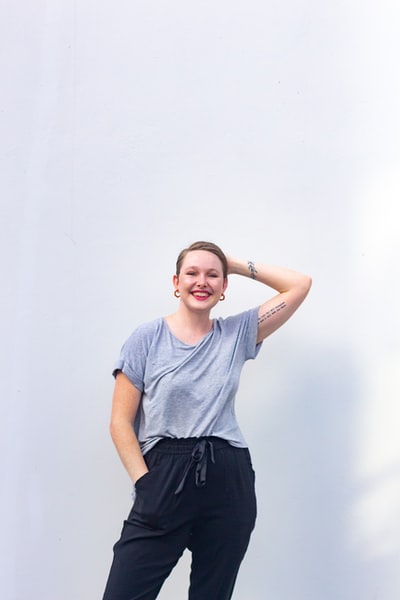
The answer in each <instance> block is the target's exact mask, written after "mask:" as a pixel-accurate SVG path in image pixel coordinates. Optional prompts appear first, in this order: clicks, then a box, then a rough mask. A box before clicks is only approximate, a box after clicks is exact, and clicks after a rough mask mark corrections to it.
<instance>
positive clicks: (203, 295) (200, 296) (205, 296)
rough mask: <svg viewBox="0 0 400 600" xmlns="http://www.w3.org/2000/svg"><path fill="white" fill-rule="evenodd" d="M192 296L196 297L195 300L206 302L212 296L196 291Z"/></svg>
mask: <svg viewBox="0 0 400 600" xmlns="http://www.w3.org/2000/svg"><path fill="white" fill-rule="evenodd" d="M192 296H194V297H195V298H199V299H200V300H206V299H207V298H209V297H210V296H211V294H209V292H200V291H197V290H196V291H194V292H192Z"/></svg>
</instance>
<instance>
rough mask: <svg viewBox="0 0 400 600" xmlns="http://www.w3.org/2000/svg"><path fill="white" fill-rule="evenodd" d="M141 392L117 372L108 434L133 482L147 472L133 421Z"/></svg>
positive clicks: (123, 375)
mask: <svg viewBox="0 0 400 600" xmlns="http://www.w3.org/2000/svg"><path fill="white" fill-rule="evenodd" d="M141 396H142V393H141V392H140V390H138V389H137V388H136V387H135V386H134V385H133V384H132V383H131V382H130V381H129V379H128V377H127V376H126V375H125V374H124V373H122V372H121V371H120V372H119V373H118V374H117V376H116V380H115V387H114V395H113V401H112V411H111V422H110V434H111V437H112V440H113V442H114V445H115V447H116V449H117V452H118V454H119V457H120V459H121V461H122V464H123V465H124V467H125V469H126V470H127V471H128V474H129V476H130V478H131V479H132V481H133V483H136V481H137V480H138V479H139V477H141V476H142V475H144V474H145V473H147V472H148V468H147V465H146V463H145V461H144V458H143V454H142V451H141V449H140V446H139V442H138V439H137V437H136V435H135V432H134V430H133V422H134V420H135V416H136V413H137V410H138V408H139V403H140V399H141Z"/></svg>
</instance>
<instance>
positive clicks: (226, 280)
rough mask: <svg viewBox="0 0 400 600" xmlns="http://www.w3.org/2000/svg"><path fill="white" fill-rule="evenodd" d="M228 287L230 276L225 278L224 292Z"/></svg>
mask: <svg viewBox="0 0 400 600" xmlns="http://www.w3.org/2000/svg"><path fill="white" fill-rule="evenodd" d="M227 287H228V278H227V277H225V279H224V283H223V286H222V291H223V292H224V291H225V290H226V288H227Z"/></svg>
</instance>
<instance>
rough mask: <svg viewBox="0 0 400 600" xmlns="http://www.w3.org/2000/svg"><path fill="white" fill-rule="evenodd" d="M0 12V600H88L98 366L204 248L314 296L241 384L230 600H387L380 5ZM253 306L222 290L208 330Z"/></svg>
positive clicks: (100, 574) (115, 490)
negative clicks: (290, 280) (269, 266)
mask: <svg viewBox="0 0 400 600" xmlns="http://www.w3.org/2000/svg"><path fill="white" fill-rule="evenodd" d="M1 12H2V16H1V20H0V28H1V30H0V33H1V35H0V44H1V50H2V51H1V54H0V66H1V73H2V74H1V100H0V120H1V131H2V133H1V156H0V168H1V225H2V233H1V244H2V248H1V255H0V257H1V258H0V260H1V265H2V276H1V286H2V291H1V309H2V310H1V317H2V324H1V327H2V331H1V340H2V356H1V365H2V368H3V370H4V373H3V376H2V378H1V388H2V394H1V412H2V418H1V421H0V423H1V425H0V427H1V430H0V440H1V441H0V444H1V446H0V450H1V453H0V457H1V473H2V475H1V484H2V485H1V514H2V533H1V535H0V540H1V541H0V551H1V564H2V570H3V573H2V575H1V589H2V592H1V596H2V598H5V599H6V600H25V599H26V598H32V599H35V600H36V599H37V600H96V599H99V598H101V594H102V590H103V587H104V583H105V579H106V576H107V572H108V568H109V564H110V561H111V547H112V544H113V542H114V541H115V539H116V538H117V536H118V534H119V530H120V526H121V524H122V519H123V518H124V517H125V514H126V513H127V511H128V510H129V505H130V485H129V481H128V478H127V476H126V475H125V473H124V471H123V469H122V467H121V466H120V464H119V462H118V459H117V457H116V454H115V452H114V449H113V447H112V444H111V441H110V439H109V435H108V418H109V411H110V395H111V391H112V385H113V381H112V378H111V375H110V371H111V367H112V364H113V362H114V360H115V359H116V357H117V356H118V353H119V348H120V345H121V344H122V342H123V341H124V339H125V337H126V336H127V335H128V334H129V333H130V331H131V330H132V329H133V327H134V326H135V325H137V324H138V323H139V322H142V321H145V320H147V319H151V318H153V317H156V316H159V315H160V314H166V313H168V312H170V311H172V310H173V308H174V306H175V304H174V302H175V301H174V299H173V297H172V287H171V283H170V277H171V275H172V272H173V266H174V261H175V257H176V254H177V253H178V251H179V250H180V249H181V247H183V246H185V245H186V244H187V243H190V242H191V241H193V240H196V239H199V238H206V239H211V240H213V241H216V242H217V243H219V244H220V245H221V246H222V247H223V248H224V249H225V250H226V251H227V252H228V253H231V254H237V255H240V256H243V257H244V258H253V259H254V260H264V261H269V262H273V263H279V264H284V265H287V266H291V267H293V268H297V269H299V270H303V271H306V272H309V273H310V274H311V275H312V276H313V279H314V286H313V289H312V292H311V295H310V296H309V298H308V299H307V302H306V303H305V305H304V306H303V307H302V308H301V310H300V311H299V313H298V314H297V315H296V316H295V317H294V318H293V320H292V321H291V322H290V324H288V325H286V326H285V327H284V328H283V329H282V330H281V331H280V332H279V333H277V334H275V335H274V336H273V337H271V338H270V339H269V340H268V341H267V342H266V343H265V346H264V349H263V350H262V353H261V355H260V356H259V358H258V359H257V361H255V362H254V363H251V364H248V365H247V366H246V368H245V371H244V373H243V380H242V388H241V393H240V395H239V398H238V412H239V414H240V418H241V423H242V427H243V430H244V431H245V434H246V436H247V438H248V441H249V443H250V446H251V449H252V454H253V459H254V463H255V466H256V469H257V488H258V498H259V518H258V527H257V529H256V531H255V533H254V536H253V539H252V544H251V547H250V549H249V551H248V555H247V558H246V561H245V563H244V564H243V567H242V571H241V575H240V578H239V581H238V585H237V590H236V594H235V600H250V599H251V600H258V599H259V600H265V599H271V600H293V598H296V600H321V599H322V598H323V600H338V599H340V600H361V599H362V600H398V597H399V592H400V581H399V569H398V564H399V563H398V561H399V558H400V519H399V510H398V508H399V505H400V470H399V465H400V436H399V434H398V429H399V427H398V422H399V417H400V409H399V402H398V400H399V396H400V382H399V372H400V348H399V317H398V303H399V276H398V275H399V273H398V260H399V257H400V245H399V235H398V220H397V217H396V216H395V208H396V203H398V200H399V191H400V181H399V180H400V175H399V168H398V166H399V163H398V160H399V154H400V152H399V129H400V124H399V112H398V106H400V97H399V96H400V94H399V73H400V69H399V64H398V62H399V61H398V57H399V56H400V41H399V40H400V37H399V32H398V28H399V10H398V8H397V3H396V2H395V1H394V0H393V1H390V0H382V1H381V2H380V3H376V2H372V1H371V0H364V1H363V2H359V1H358V0H354V1H353V2H351V3H349V2H336V3H333V4H332V3H330V4H329V3H326V2H325V3H324V2H317V1H309V2H305V0H298V1H295V0H289V1H288V2H282V1H281V0H280V1H278V0H272V1H270V2H264V1H261V0H246V1H241V2H239V1H237V0H230V1H229V2H228V0H220V1H217V2H216V1H215V0H213V1H210V0H204V1H203V2H201V3H199V2H192V1H190V0H189V1H188V0H186V1H185V2H183V1H180V0H172V1H170V2H154V1H152V0H147V1H146V2H138V1H137V0H133V1H132V0H130V1H127V0H122V1H121V2H117V3H110V2H94V1H91V0H82V1H81V2H76V0H74V1H72V2H71V1H68V2H67V1H66V0H53V1H52V2H50V1H48V2H46V1H45V0H37V1H36V2H33V1H29V0H28V1H26V2H24V3H18V2H17V3H8V6H5V7H4V6H3V7H2V11H1ZM264 293H265V292H264V290H263V289H262V287H261V286H259V285H258V284H256V283H254V282H251V281H240V280H238V279H236V280H234V279H233V278H232V281H231V283H230V288H229V289H228V293H227V300H226V302H225V303H224V305H222V304H221V306H220V307H219V309H220V314H227V313H229V312H235V311H237V310H241V309H242V308H247V307H249V306H253V305H255V304H257V303H258V302H260V301H261V300H262V299H263V298H264ZM217 314H218V311H217V312H216V315H217ZM187 569H188V557H186V559H185V560H184V561H183V563H182V564H180V565H179V566H178V568H177V570H176V571H175V573H174V574H173V577H172V579H171V580H170V581H169V582H168V583H167V585H166V587H165V589H164V591H163V592H162V594H161V596H160V598H162V600H172V599H173V600H179V599H184V598H185V597H186V593H185V589H186V587H187ZM178 590H179V591H178Z"/></svg>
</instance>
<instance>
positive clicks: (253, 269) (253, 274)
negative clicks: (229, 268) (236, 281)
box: [247, 260, 257, 279]
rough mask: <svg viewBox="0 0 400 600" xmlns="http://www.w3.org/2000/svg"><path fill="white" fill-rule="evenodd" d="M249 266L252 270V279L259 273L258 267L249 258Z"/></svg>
mask: <svg viewBox="0 0 400 600" xmlns="http://www.w3.org/2000/svg"><path fill="white" fill-rule="evenodd" d="M247 266H248V267H249V271H250V277H251V278H252V279H255V278H256V274H257V269H256V268H255V266H254V263H253V261H252V260H248V261H247Z"/></svg>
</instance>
